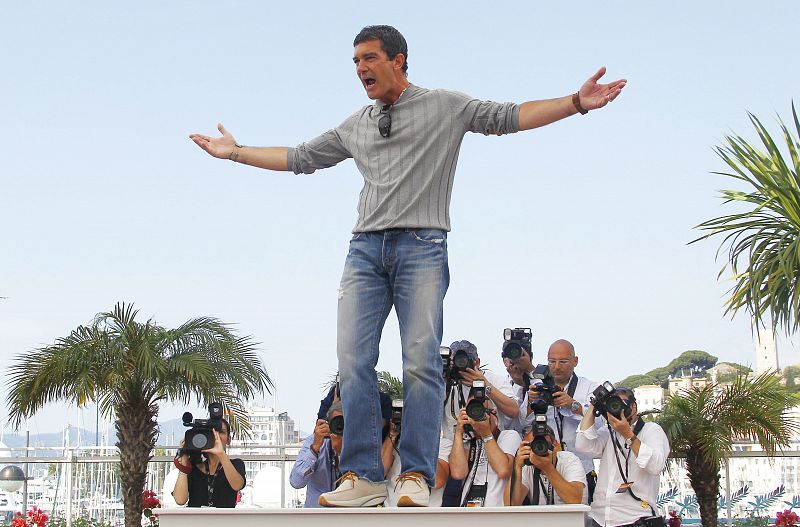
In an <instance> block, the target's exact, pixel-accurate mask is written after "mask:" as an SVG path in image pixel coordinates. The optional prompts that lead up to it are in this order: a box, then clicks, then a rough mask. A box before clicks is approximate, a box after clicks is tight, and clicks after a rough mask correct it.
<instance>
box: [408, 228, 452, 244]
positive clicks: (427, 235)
mask: <svg viewBox="0 0 800 527" xmlns="http://www.w3.org/2000/svg"><path fill="white" fill-rule="evenodd" d="M411 235H412V236H413V237H414V239H415V240H417V241H418V242H421V243H424V244H427V245H441V244H442V243H444V242H445V241H446V240H447V232H446V231H443V230H441V229H415V230H412V231H411Z"/></svg>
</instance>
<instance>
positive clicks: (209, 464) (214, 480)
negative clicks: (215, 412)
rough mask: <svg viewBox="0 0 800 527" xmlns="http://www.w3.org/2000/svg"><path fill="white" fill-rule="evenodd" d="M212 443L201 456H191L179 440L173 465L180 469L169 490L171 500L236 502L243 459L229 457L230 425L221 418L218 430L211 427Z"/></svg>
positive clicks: (206, 503) (193, 504)
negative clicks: (173, 485)
mask: <svg viewBox="0 0 800 527" xmlns="http://www.w3.org/2000/svg"><path fill="white" fill-rule="evenodd" d="M213 432H214V446H213V447H212V448H210V449H208V450H203V451H202V453H203V454H204V457H205V460H201V458H200V456H199V455H196V456H194V458H193V459H192V456H191V453H190V452H188V451H187V450H185V449H184V448H183V447H184V441H183V440H181V442H180V445H179V446H180V449H179V450H178V455H177V456H175V460H174V463H175V466H176V467H177V468H178V470H179V471H180V473H179V474H178V480H177V481H176V482H175V488H174V489H173V490H172V497H173V498H175V503H177V504H178V505H185V504H186V502H187V501H188V502H189V507H218V508H231V507H235V506H236V499H237V495H238V493H239V491H240V490H242V489H243V488H244V485H245V483H246V476H245V467H244V461H242V460H241V459H238V458H234V459H231V458H229V457H228V454H227V453H226V452H225V449H226V448H227V446H228V445H230V443H231V426H230V423H228V421H227V420H225V419H221V426H220V430H219V431H217V430H213Z"/></svg>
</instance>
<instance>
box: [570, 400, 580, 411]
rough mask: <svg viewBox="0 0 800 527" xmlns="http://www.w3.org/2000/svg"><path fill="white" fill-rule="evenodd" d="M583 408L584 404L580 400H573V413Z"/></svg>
mask: <svg viewBox="0 0 800 527" xmlns="http://www.w3.org/2000/svg"><path fill="white" fill-rule="evenodd" d="M581 408H583V405H582V404H581V403H579V402H578V401H572V404H571V405H570V407H569V409H570V410H572V413H573V414H574V413H577V412H578V411H579V410H580V409H581Z"/></svg>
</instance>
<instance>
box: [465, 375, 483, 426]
mask: <svg viewBox="0 0 800 527" xmlns="http://www.w3.org/2000/svg"><path fill="white" fill-rule="evenodd" d="M469 398H470V399H469V402H468V403H467V408H466V410H467V416H468V417H469V418H470V419H472V420H473V421H483V420H485V419H486V407H485V406H484V405H483V404H484V403H485V402H486V383H484V382H483V381H472V388H471V389H470V390H469Z"/></svg>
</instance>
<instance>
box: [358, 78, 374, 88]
mask: <svg viewBox="0 0 800 527" xmlns="http://www.w3.org/2000/svg"><path fill="white" fill-rule="evenodd" d="M361 82H363V83H364V86H365V87H367V88H371V87H373V86H374V85H375V79H370V78H366V79H362V81H361Z"/></svg>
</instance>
